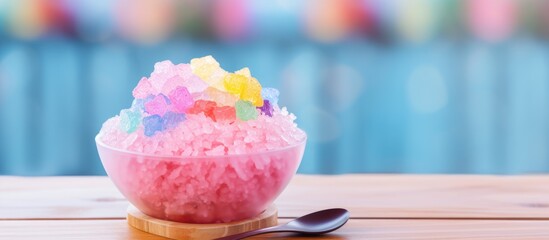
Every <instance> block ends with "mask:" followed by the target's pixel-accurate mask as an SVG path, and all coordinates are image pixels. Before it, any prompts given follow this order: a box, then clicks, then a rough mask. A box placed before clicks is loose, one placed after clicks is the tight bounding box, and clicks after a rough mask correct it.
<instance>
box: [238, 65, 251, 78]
mask: <svg viewBox="0 0 549 240" xmlns="http://www.w3.org/2000/svg"><path fill="white" fill-rule="evenodd" d="M234 73H236V74H240V75H243V76H246V77H252V73H251V72H250V69H249V68H247V67H245V68H242V69H240V70H238V71H236V72H234Z"/></svg>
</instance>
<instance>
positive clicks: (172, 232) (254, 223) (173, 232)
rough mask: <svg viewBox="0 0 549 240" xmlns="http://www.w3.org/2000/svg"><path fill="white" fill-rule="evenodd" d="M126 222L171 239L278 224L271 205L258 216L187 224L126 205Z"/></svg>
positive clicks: (213, 235) (219, 234)
mask: <svg viewBox="0 0 549 240" xmlns="http://www.w3.org/2000/svg"><path fill="white" fill-rule="evenodd" d="M127 220H128V224H129V225H130V226H132V227H134V228H137V229H139V230H141V231H144V232H148V233H152V234H154V235H158V236H163V237H167V238H171V239H180V240H185V239H201V240H208V239H215V238H220V237H225V236H229V235H234V234H238V233H242V232H247V231H251V230H256V229H260V228H266V227H272V226H276V225H277V224H278V219H277V208H276V206H275V205H271V206H270V207H269V208H267V209H266V210H265V211H264V212H263V213H261V214H260V215H259V216H257V217H255V218H252V219H246V220H244V221H239V222H233V223H221V224H189V223H177V222H171V221H164V220H160V219H157V218H152V217H149V216H147V215H145V214H143V213H141V212H140V211H139V210H137V208H135V207H134V206H131V205H130V206H129V207H128V218H127Z"/></svg>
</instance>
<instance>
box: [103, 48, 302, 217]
mask: <svg viewBox="0 0 549 240" xmlns="http://www.w3.org/2000/svg"><path fill="white" fill-rule="evenodd" d="M132 93H133V96H134V98H135V99H134V100H133V102H132V104H131V106H130V107H129V108H128V109H122V110H121V111H120V114H119V115H116V116H114V117H112V118H110V119H108V120H107V121H106V122H105V123H104V124H103V126H102V128H101V130H100V132H99V134H98V135H97V136H96V138H95V140H96V144H97V149H98V152H99V156H100V158H101V162H102V163H103V166H104V168H105V170H106V172H107V174H108V175H109V177H110V179H111V180H112V181H113V182H114V184H115V185H116V187H117V188H118V189H119V190H120V192H121V193H122V194H123V195H124V196H125V197H126V198H127V199H128V201H129V202H130V203H131V204H133V205H134V206H135V207H137V208H138V209H139V210H140V211H141V212H143V213H145V214H147V215H149V216H151V217H154V218H158V219H163V220H169V221H176V222H185V223H203V224H206V223H228V222H234V221H240V220H244V219H249V218H253V217H256V216H258V215H259V214H260V213H261V212H262V211H264V210H265V209H266V208H267V207H269V206H270V205H271V204H272V203H273V201H274V200H275V199H276V198H277V196H278V195H279V194H280V193H281V192H282V191H283V190H284V188H285V187H286V185H287V184H288V183H289V181H290V180H291V178H292V177H293V176H294V175H295V173H296V171H297V168H298V167H299V164H300V162H301V158H302V156H303V152H304V149H305V144H306V140H307V136H306V134H305V132H304V131H303V130H301V129H299V128H298V127H297V124H296V123H295V119H296V117H295V116H294V115H293V114H291V113H289V112H288V110H287V109H286V108H285V107H279V105H278V97H279V91H278V90H277V89H275V88H263V87H262V86H261V84H260V83H259V81H258V80H257V79H255V78H254V77H252V75H251V73H250V70H249V69H248V68H243V69H241V70H238V71H236V72H227V71H225V70H224V69H222V68H221V67H220V64H219V63H218V62H217V61H216V60H215V59H214V58H213V57H211V56H206V57H202V58H195V59H192V60H191V62H190V64H173V63H172V62H170V61H162V62H158V63H156V64H155V65H154V71H153V72H152V73H151V75H150V76H149V77H148V78H147V77H143V78H142V79H141V80H140V81H139V82H138V84H137V86H136V87H135V88H134V89H133V92H132Z"/></svg>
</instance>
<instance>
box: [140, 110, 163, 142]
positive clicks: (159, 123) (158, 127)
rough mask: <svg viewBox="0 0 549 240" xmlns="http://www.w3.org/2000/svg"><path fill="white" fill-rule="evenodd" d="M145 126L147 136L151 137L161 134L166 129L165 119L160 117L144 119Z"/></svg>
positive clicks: (153, 116)
mask: <svg viewBox="0 0 549 240" xmlns="http://www.w3.org/2000/svg"><path fill="white" fill-rule="evenodd" d="M143 126H144V127H145V136H147V137H151V136H153V135H154V134H155V133H156V132H161V131H163V130H164V129H165V126H164V119H163V118H162V117H161V116H160V115H151V116H148V117H145V118H143Z"/></svg>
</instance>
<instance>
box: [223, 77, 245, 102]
mask: <svg viewBox="0 0 549 240" xmlns="http://www.w3.org/2000/svg"><path fill="white" fill-rule="evenodd" d="M247 85H248V78H247V77H246V76H244V75H240V74H235V73H229V74H227V75H226V76H225V80H224V87H225V89H226V90H227V92H229V93H232V94H234V95H237V96H239V97H240V96H241V95H242V93H243V92H244V90H245V89H246V86H247Z"/></svg>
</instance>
